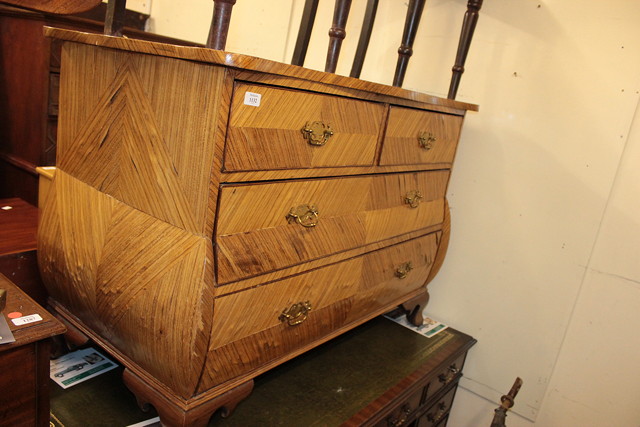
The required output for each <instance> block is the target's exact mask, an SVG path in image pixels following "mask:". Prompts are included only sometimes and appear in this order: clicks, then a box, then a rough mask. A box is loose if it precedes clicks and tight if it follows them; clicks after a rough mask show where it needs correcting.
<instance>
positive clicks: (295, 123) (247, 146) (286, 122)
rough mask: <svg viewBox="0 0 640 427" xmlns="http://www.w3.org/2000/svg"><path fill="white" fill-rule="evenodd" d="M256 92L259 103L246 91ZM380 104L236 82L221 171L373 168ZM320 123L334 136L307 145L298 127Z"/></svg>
mask: <svg viewBox="0 0 640 427" xmlns="http://www.w3.org/2000/svg"><path fill="white" fill-rule="evenodd" d="M247 93H255V94H259V95H260V105H259V106H253V105H247V104H246V103H245V94H247ZM383 117H384V107H383V106H382V104H377V103H372V102H363V101H355V100H350V99H345V98H338V97H335V96H327V95H316V94H310V93H308V92H302V91H295V90H285V89H277V88H272V87H268V86H256V85H245V84H238V85H236V87H235V91H234V96H233V102H232V104H231V118H230V120H229V129H228V132H227V144H226V149H225V160H224V169H225V170H226V171H246V170H262V169H297V168H311V167H329V166H371V165H373V164H374V161H375V155H376V147H377V144H378V139H379V138H380V132H381V129H382V122H383ZM316 121H320V122H322V123H325V124H327V125H330V126H331V128H332V130H333V135H332V136H330V137H329V138H328V141H327V142H326V143H325V145H322V146H317V145H311V144H309V143H308V141H307V139H305V137H304V135H303V132H302V129H303V128H304V127H305V126H306V125H307V123H312V122H316Z"/></svg>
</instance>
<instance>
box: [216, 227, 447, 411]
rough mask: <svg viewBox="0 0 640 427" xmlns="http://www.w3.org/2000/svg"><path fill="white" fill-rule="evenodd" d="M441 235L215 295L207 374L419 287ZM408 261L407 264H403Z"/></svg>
mask: <svg viewBox="0 0 640 427" xmlns="http://www.w3.org/2000/svg"><path fill="white" fill-rule="evenodd" d="M438 234H439V233H431V234H428V235H425V236H422V237H419V238H416V239H413V240H410V241H407V242H404V243H401V244H397V245H393V246H389V247H387V248H384V249H380V250H377V251H374V252H370V253H368V254H364V255H361V256H358V257H354V258H351V259H348V260H345V261H342V262H338V263H335V264H331V265H328V266H325V267H322V268H319V269H316V270H311V271H309V272H307V273H304V274H300V275H297V276H292V277H288V278H285V279H282V280H279V281H276V282H272V283H269V284H265V285H262V286H258V287H255V288H251V289H247V290H244V291H241V292H237V293H233V294H229V295H225V296H222V297H219V298H217V299H216V300H215V305H214V310H213V313H214V315H213V316H214V318H213V322H212V324H213V325H216V326H215V330H214V331H213V332H212V336H211V340H210V345H209V348H210V353H209V356H208V357H207V364H209V366H210V368H209V369H210V371H209V374H208V375H211V380H212V381H213V378H214V377H215V381H216V382H221V381H224V380H228V379H231V378H233V377H234V376H236V375H240V374H241V373H243V372H247V371H249V370H251V369H253V368H257V367H259V366H263V365H264V364H265V363H268V362H270V361H271V360H275V359H277V358H279V357H283V356H284V355H286V354H289V353H291V352H294V351H295V350H296V349H298V348H300V347H303V346H305V345H307V344H309V343H311V342H314V341H317V340H319V339H322V338H323V337H325V336H327V335H329V334H331V333H333V332H334V331H336V330H339V329H340V328H342V327H345V326H346V325H350V324H353V323H354V322H358V321H361V320H364V319H367V318H370V317H371V316H372V313H375V312H376V311H377V310H383V309H385V307H386V308H391V307H390V306H392V305H394V304H396V303H397V302H398V300H400V299H402V298H403V297H404V296H405V295H409V294H411V293H412V292H414V291H416V290H418V289H420V288H421V287H422V286H424V281H425V278H426V277H427V275H428V274H429V271H430V269H431V267H432V260H433V258H434V256H435V252H436V250H437V240H438ZM407 263H411V266H412V268H411V269H409V271H404V266H405V265H406V264H407ZM226 358H228V359H229V360H225V359H226ZM414 409H415V408H414Z"/></svg>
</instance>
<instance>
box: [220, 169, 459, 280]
mask: <svg viewBox="0 0 640 427" xmlns="http://www.w3.org/2000/svg"><path fill="white" fill-rule="evenodd" d="M448 177H449V172H448V171H432V172H418V173H399V174H387V175H374V176H364V177H348V178H337V179H310V180H299V181H288V182H270V183H264V184H245V185H225V186H222V187H221V192H220V204H219V215H218V223H217V227H216V236H215V243H216V245H215V248H216V256H217V268H218V271H217V274H218V283H219V284H221V285H224V284H227V283H231V282H235V281H238V280H241V279H243V278H247V277H252V276H257V275H260V274H264V273H268V272H271V271H275V270H279V269H282V268H285V267H289V266H293V265H297V264H300V263H302V262H306V261H310V260H314V259H318V258H322V257H325V256H328V255H331V254H335V253H337V252H341V251H346V250H350V249H354V248H359V247H363V246H366V245H368V244H371V243H375V242H379V241H382V240H385V239H389V238H393V237H396V236H399V235H402V234H406V233H411V232H414V231H416V230H420V229H423V228H427V227H432V226H437V225H438V224H441V223H442V222H443V218H444V192H445V189H446V184H447V179H448ZM408 193H411V194H410V197H411V200H408V197H409V196H408V195H407V194H408ZM412 205H413V206H414V207H413V208H411V207H410V206H412ZM405 261H406V260H404V261H403V262H405Z"/></svg>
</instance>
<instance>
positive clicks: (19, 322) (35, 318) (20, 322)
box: [11, 314, 42, 326]
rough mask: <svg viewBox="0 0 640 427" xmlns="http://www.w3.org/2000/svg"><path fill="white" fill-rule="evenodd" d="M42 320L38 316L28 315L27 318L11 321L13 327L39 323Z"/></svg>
mask: <svg viewBox="0 0 640 427" xmlns="http://www.w3.org/2000/svg"><path fill="white" fill-rule="evenodd" d="M41 320H42V317H40V315H39V314H30V315H28V316H22V317H18V318H17V319H11V321H12V322H13V324H14V325H16V326H21V325H26V324H27V323H34V322H39V321H41Z"/></svg>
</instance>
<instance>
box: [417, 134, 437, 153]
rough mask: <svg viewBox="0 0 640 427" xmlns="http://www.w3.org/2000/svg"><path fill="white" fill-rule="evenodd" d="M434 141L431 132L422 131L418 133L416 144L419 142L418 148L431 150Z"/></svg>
mask: <svg viewBox="0 0 640 427" xmlns="http://www.w3.org/2000/svg"><path fill="white" fill-rule="evenodd" d="M434 142H436V137H435V136H434V135H433V134H432V133H431V132H422V133H420V135H418V144H420V148H424V149H425V150H431V148H432V147H433V143H434Z"/></svg>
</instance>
